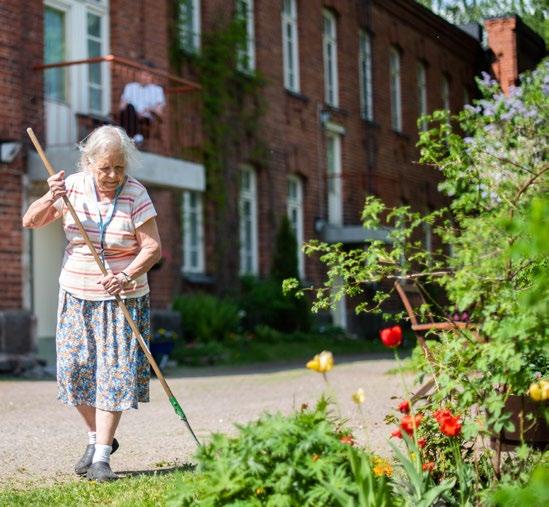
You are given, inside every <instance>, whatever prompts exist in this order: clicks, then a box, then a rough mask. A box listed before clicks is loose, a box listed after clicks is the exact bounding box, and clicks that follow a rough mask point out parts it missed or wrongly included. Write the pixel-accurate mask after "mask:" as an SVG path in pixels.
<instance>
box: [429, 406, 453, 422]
mask: <svg viewBox="0 0 549 507" xmlns="http://www.w3.org/2000/svg"><path fill="white" fill-rule="evenodd" d="M433 417H434V418H435V419H436V421H437V422H438V423H439V424H440V421H441V420H442V419H444V418H445V417H453V416H452V412H450V411H449V410H448V409H447V408H439V409H438V410H435V412H433Z"/></svg>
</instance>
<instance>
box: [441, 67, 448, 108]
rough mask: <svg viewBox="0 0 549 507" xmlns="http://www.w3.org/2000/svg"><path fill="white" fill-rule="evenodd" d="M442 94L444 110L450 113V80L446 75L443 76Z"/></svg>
mask: <svg viewBox="0 0 549 507" xmlns="http://www.w3.org/2000/svg"><path fill="white" fill-rule="evenodd" d="M440 94H441V97H442V109H445V110H447V111H450V79H449V78H448V76H447V75H446V74H443V75H442V83H441V89H440Z"/></svg>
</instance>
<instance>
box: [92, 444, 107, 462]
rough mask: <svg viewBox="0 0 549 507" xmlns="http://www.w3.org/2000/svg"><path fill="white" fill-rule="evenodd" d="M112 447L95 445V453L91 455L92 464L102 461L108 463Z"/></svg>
mask: <svg viewBox="0 0 549 507" xmlns="http://www.w3.org/2000/svg"><path fill="white" fill-rule="evenodd" d="M111 451H112V445H103V444H95V452H94V454H93V460H92V463H95V462H97V461H104V462H105V463H109V462H110V459H111Z"/></svg>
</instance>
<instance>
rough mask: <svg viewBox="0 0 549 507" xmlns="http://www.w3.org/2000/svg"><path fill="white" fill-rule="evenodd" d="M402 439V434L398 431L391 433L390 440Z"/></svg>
mask: <svg viewBox="0 0 549 507" xmlns="http://www.w3.org/2000/svg"><path fill="white" fill-rule="evenodd" d="M393 437H395V438H402V433H401V432H400V430H399V429H396V430H394V431H391V438H393Z"/></svg>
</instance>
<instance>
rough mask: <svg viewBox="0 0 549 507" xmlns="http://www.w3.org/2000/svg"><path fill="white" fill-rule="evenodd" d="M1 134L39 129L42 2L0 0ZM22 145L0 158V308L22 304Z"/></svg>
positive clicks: (15, 135) (19, 135)
mask: <svg viewBox="0 0 549 507" xmlns="http://www.w3.org/2000/svg"><path fill="white" fill-rule="evenodd" d="M0 19H2V29H1V30H0V69H1V70H0V139H10V140H15V141H21V142H23V143H27V139H26V132H25V129H26V127H28V126H30V127H33V128H34V130H35V132H37V134H38V135H40V133H41V131H42V117H43V106H42V99H41V95H42V80H41V79H42V78H41V73H39V72H36V71H34V70H33V68H32V67H33V65H36V64H38V63H40V62H41V60H42V51H43V47H42V38H43V37H42V30H43V29H42V2H41V1H37V0H34V1H32V2H20V1H18V0H5V1H3V2H2V3H1V4H0ZM24 171H25V157H24V151H22V153H20V154H19V155H18V157H17V158H16V159H15V160H14V161H13V162H12V163H10V164H1V163H0V238H1V240H0V266H2V268H1V269H0V294H1V296H0V310H2V309H9V308H21V307H22V306H23V291H24V287H23V283H24V282H23V266H22V258H23V234H22V230H21V209H22V207H23V174H24Z"/></svg>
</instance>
